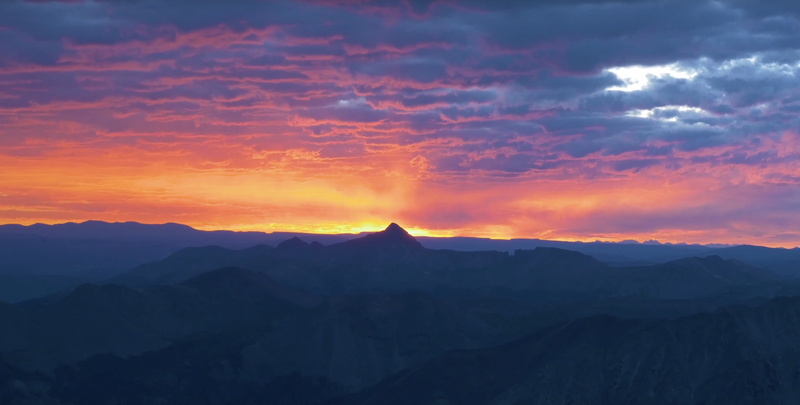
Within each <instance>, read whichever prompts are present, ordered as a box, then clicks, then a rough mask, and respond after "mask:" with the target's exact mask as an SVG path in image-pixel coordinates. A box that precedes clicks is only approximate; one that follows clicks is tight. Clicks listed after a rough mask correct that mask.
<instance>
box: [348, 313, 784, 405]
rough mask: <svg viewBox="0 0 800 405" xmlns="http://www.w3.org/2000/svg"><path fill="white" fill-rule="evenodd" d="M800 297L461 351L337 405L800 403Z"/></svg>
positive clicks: (593, 323) (603, 319)
mask: <svg viewBox="0 0 800 405" xmlns="http://www.w3.org/2000/svg"><path fill="white" fill-rule="evenodd" d="M798 319H800V298H788V299H787V298H776V299H773V300H771V301H769V302H768V303H766V304H765V305H763V306H760V307H757V308H748V307H728V308H724V309H720V310H718V311H716V312H714V313H713V314H701V315H695V316H691V317H687V318H681V319H678V320H674V321H664V320H647V321H642V320H620V319H618V318H613V317H609V316H596V317H591V318H586V319H583V320H579V321H575V322H570V323H567V324H564V325H560V326H556V327H553V328H550V329H547V330H545V331H542V332H539V333H535V334H533V335H531V336H530V337H527V338H524V339H521V340H519V341H516V342H513V343H509V344H507V345H503V346H499V347H496V348H491V349H485V350H476V351H456V352H452V353H448V354H445V355H443V356H441V357H439V358H437V359H435V360H432V361H430V362H428V363H426V364H425V365H422V366H418V367H414V368H411V369H409V370H406V371H403V372H400V373H398V374H396V375H394V376H393V377H390V378H388V379H387V380H385V381H383V382H381V383H380V384H378V385H376V386H375V387H373V388H370V389H367V390H365V391H364V392H363V393H361V394H359V395H357V396H355V397H352V398H349V399H345V400H341V401H337V402H336V403H338V404H348V405H350V404H352V405H356V404H359V405H367V404H381V405H392V404H420V405H429V404H430V405H432V404H451V405H469V404H474V405H479V404H522V403H535V404H545V405H546V404H575V405H581V404H587V405H588V404H593V405H594V404H598V405H602V404H621V403H636V404H679V403H680V404H685V403H694V404H699V403H702V404H709V405H711V404H719V405H722V404H797V403H800V392H798V391H800V384H799V383H798V375H800V369H798V364H800V351H798V350H796V348H795V346H796V345H795V342H797V341H798V339H800V322H798Z"/></svg>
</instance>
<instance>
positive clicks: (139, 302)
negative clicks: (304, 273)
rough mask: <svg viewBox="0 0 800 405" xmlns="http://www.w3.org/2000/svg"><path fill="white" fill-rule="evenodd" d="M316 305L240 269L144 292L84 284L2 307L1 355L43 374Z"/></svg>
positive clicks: (227, 269)
mask: <svg viewBox="0 0 800 405" xmlns="http://www.w3.org/2000/svg"><path fill="white" fill-rule="evenodd" d="M315 303H316V301H315V298H314V297H311V296H308V295H307V294H305V293H302V292H299V291H296V290H292V289H290V288H287V287H284V286H282V285H280V284H278V283H276V282H275V281H273V280H272V279H270V278H269V277H268V276H267V275H265V274H261V273H255V272H252V271H249V270H243V269H239V268H225V269H220V270H216V271H213V272H210V273H204V274H201V275H199V276H196V277H194V278H192V279H190V280H188V281H186V282H183V283H181V284H178V285H175V286H164V287H159V288H155V289H153V290H150V291H144V292H142V291H137V290H134V289H131V288H129V287H125V286H120V285H113V284H112V285H103V286H97V285H93V284H84V285H82V286H80V287H78V288H77V289H75V290H74V291H72V292H71V293H69V294H68V295H66V296H63V297H59V296H56V297H53V298H52V299H45V300H40V301H37V302H29V303H26V304H24V305H4V306H2V308H0V324H2V326H3V327H2V328H0V353H2V355H3V356H4V357H5V358H6V360H7V361H9V362H10V363H12V364H15V365H17V366H20V367H24V368H26V369H37V370H50V369H52V368H53V367H55V366H58V365H60V364H71V363H74V362H76V361H79V360H81V359H85V358H87V357H89V356H91V355H92V354H96V353H106V352H109V353H115V354H118V355H121V356H127V355H131V354H138V353H142V352H144V351H147V350H154V349H159V348H162V347H166V346H168V345H170V344H171V342H172V341H173V340H175V339H179V338H181V337H184V336H188V335H190V334H193V333H197V332H199V331H204V330H207V329H209V328H215V327H220V326H223V325H226V324H232V323H242V322H251V321H252V322H258V323H264V324H269V322H271V321H273V320H275V319H280V318H282V317H287V316H293V315H294V314H296V313H297V312H299V311H302V310H304V308H308V307H311V306H313V305H314V304H315Z"/></svg>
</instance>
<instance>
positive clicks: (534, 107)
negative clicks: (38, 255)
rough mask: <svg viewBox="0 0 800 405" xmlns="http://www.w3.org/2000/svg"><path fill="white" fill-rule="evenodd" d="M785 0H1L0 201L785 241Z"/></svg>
mask: <svg viewBox="0 0 800 405" xmlns="http://www.w3.org/2000/svg"><path fill="white" fill-rule="evenodd" d="M799 18H800V6H798V5H796V4H795V3H793V2H783V1H763V0H761V1H750V0H730V1H683V0H678V1H675V0H669V1H651V0H626V1H604V0H585V1H581V0H572V1H537V2H530V1H518V2H513V1H509V2H499V4H498V2H488V1H487V2H483V1H477V0H475V1H466V2H461V1H459V2H455V1H397V2H396V1H390V0H375V1H346V0H341V1H305V2H298V1H291V2H277V1H270V2H260V1H235V2H225V3H224V4H223V3H221V2H211V1H170V2H163V1H151V0H141V1H36V2H33V1H29V2H26V1H11V2H3V3H1V4H0V171H2V173H3V174H2V175H0V222H21V223H32V222H37V221H41V222H61V221H66V220H83V219H105V220H139V221H145V222H165V221H175V222H184V223H188V224H190V225H194V226H198V227H201V228H234V229H264V230H269V229H285V230H308V231H326V232H331V231H334V232H335V231H359V230H363V229H373V228H378V227H380V226H382V225H384V224H385V223H386V222H389V221H398V222H401V223H403V224H404V225H407V226H409V227H410V228H412V229H416V230H417V232H418V233H428V234H437V235H452V234H464V235H476V236H491V237H541V238H558V239H582V240H594V239H603V240H620V239H630V238H636V239H640V240H646V239H650V238H655V239H659V240H662V241H673V242H681V241H686V242H724V243H753V244H765V245H773V246H789V247H791V246H794V245H797V244H800V231H798V229H800V217H798V216H797V215H796V213H797V212H798V208H800V186H799V185H798V183H800V134H799V133H798V128H800V120H798V113H800V72H799V71H798V70H800V19H799Z"/></svg>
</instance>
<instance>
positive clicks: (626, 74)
mask: <svg viewBox="0 0 800 405" xmlns="http://www.w3.org/2000/svg"><path fill="white" fill-rule="evenodd" d="M606 70H607V71H609V72H611V73H613V74H615V75H616V76H617V78H619V79H620V80H621V81H622V82H623V83H625V85H624V86H613V87H609V88H607V89H606V90H608V91H625V92H631V91H640V90H643V89H644V88H646V87H647V86H648V85H649V84H650V82H651V81H652V80H653V79H659V78H666V77H673V78H676V79H687V80H692V79H694V78H695V77H696V76H697V73H698V72H697V71H696V70H694V69H690V68H686V67H682V66H680V65H678V64H677V63H673V64H670V65H663V66H624V67H613V68H608V69H606Z"/></svg>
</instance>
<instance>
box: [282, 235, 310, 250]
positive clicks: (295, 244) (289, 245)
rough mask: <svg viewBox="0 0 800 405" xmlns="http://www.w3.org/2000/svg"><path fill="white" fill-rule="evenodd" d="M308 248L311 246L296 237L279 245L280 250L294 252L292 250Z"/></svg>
mask: <svg viewBox="0 0 800 405" xmlns="http://www.w3.org/2000/svg"><path fill="white" fill-rule="evenodd" d="M308 246H309V245H308V243H306V242H305V241H303V240H302V239H300V238H298V237H297V236H295V237H293V238H291V239H287V240H285V241H283V242H281V243H279V244H278V246H277V248H278V249H279V250H292V249H301V248H304V247H308Z"/></svg>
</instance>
